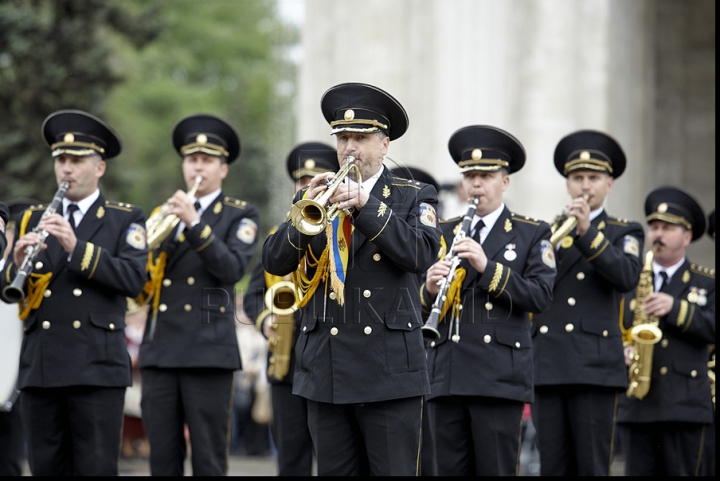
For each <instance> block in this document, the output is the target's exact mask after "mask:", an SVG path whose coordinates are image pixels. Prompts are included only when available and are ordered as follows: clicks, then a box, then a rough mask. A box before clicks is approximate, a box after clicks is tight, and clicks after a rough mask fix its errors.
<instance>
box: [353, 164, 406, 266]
mask: <svg viewBox="0 0 720 481" xmlns="http://www.w3.org/2000/svg"><path fill="white" fill-rule="evenodd" d="M392 180H393V174H391V173H390V170H389V169H388V168H387V167H383V172H382V174H380V178H379V179H378V181H377V182H375V186H374V187H373V189H372V190H371V191H370V195H372V196H373V197H377V198H378V199H380V200H381V201H382V202H385V204H386V205H387V206H388V207H389V208H392V204H393V196H392V195H388V196H387V197H386V196H385V195H384V194H383V192H385V193H387V192H388V190H387V189H389V192H391V193H393V192H394V193H395V195H398V193H397V190H395V191H393V189H392V187H391V186H392ZM366 240H367V237H365V236H364V235H363V234H362V233H361V232H360V231H359V230H357V229H353V234H352V240H351V241H350V248H351V251H352V253H353V254H355V253H356V252H357V251H358V249H360V247H361V246H362V245H363V244H364V243H365V241H366Z"/></svg>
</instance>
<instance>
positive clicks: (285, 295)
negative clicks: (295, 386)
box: [265, 280, 298, 380]
mask: <svg viewBox="0 0 720 481" xmlns="http://www.w3.org/2000/svg"><path fill="white" fill-rule="evenodd" d="M265 306H266V307H267V308H268V309H269V310H270V312H271V313H272V314H275V316H276V318H275V321H274V322H273V323H272V324H271V326H270V327H271V329H272V331H273V335H272V336H270V338H269V339H268V351H269V352H270V354H271V356H270V359H269V365H268V368H267V375H268V376H270V377H272V378H275V379H277V380H282V379H283V378H284V377H285V376H287V374H288V371H289V368H290V354H291V353H292V348H293V347H294V344H295V343H294V332H295V317H294V316H295V311H297V309H298V306H297V302H296V300H295V285H294V284H293V283H292V282H291V281H287V280H282V281H280V282H277V283H275V284H273V285H272V286H270V287H268V289H267V292H266V293H265Z"/></svg>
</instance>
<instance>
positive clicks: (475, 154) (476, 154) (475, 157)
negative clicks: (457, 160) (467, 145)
mask: <svg viewBox="0 0 720 481" xmlns="http://www.w3.org/2000/svg"><path fill="white" fill-rule="evenodd" d="M472 159H473V160H480V159H482V150H480V149H473V151H472Z"/></svg>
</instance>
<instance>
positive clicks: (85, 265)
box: [80, 242, 95, 271]
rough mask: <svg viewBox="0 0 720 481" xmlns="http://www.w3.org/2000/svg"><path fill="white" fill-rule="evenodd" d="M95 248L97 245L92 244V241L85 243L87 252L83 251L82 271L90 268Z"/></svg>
mask: <svg viewBox="0 0 720 481" xmlns="http://www.w3.org/2000/svg"><path fill="white" fill-rule="evenodd" d="M94 250H95V246H94V245H93V244H92V242H88V243H87V244H85V252H84V253H83V258H82V261H80V270H81V271H86V270H88V269H89V268H90V261H92V257H93V251H94Z"/></svg>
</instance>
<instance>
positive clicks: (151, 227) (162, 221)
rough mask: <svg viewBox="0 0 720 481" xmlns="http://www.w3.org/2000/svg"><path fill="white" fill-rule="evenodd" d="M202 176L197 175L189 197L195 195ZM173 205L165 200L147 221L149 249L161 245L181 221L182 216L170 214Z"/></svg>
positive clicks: (151, 249) (146, 229)
mask: <svg viewBox="0 0 720 481" xmlns="http://www.w3.org/2000/svg"><path fill="white" fill-rule="evenodd" d="M202 179H203V178H202V176H201V175H198V176H196V177H195V185H194V186H193V187H192V189H190V190H189V191H188V193H187V195H188V196H189V197H194V196H195V193H196V192H197V190H198V188H199V187H200V183H201V182H202ZM172 208H173V206H172V205H170V204H169V203H167V202H165V203H164V204H163V205H162V206H161V207H160V209H159V210H158V211H157V212H155V213H154V214H153V215H151V216H150V217H149V218H148V219H147V221H146V222H145V231H146V232H147V243H148V249H149V250H150V251H153V250H155V249H157V248H158V247H160V244H162V242H163V241H164V240H165V239H166V238H167V236H168V235H170V232H172V230H173V229H174V228H175V226H176V225H178V224H179V223H180V218H179V217H178V216H176V215H169V214H168V212H169V211H170V209H172Z"/></svg>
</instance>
